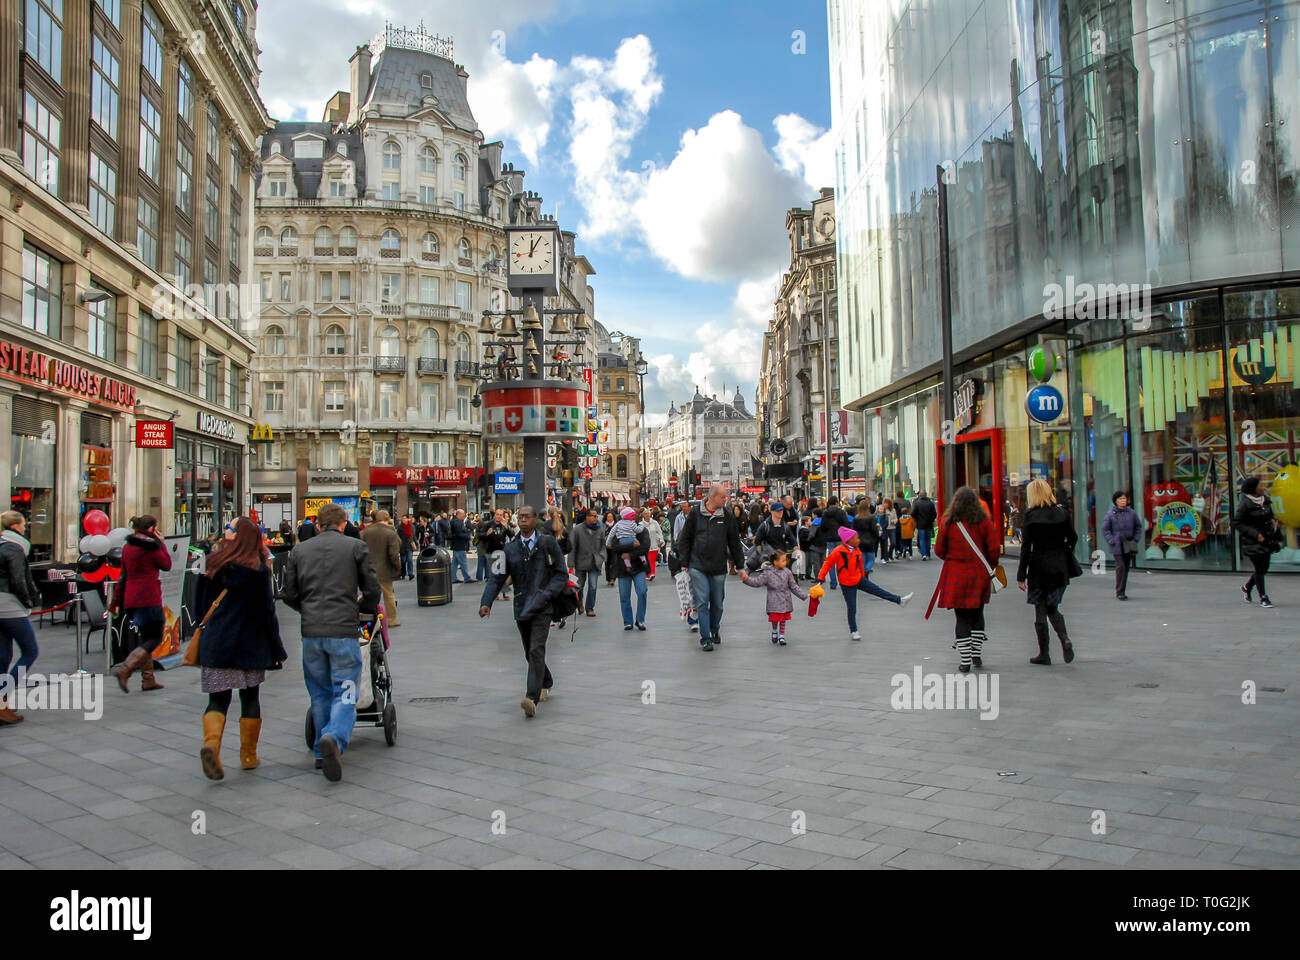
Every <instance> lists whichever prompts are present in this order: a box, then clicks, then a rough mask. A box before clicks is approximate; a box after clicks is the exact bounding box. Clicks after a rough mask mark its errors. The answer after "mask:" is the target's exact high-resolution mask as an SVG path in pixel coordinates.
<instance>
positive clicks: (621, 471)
mask: <svg viewBox="0 0 1300 960" xmlns="http://www.w3.org/2000/svg"><path fill="white" fill-rule="evenodd" d="M618 475H619V476H620V477H626V476H627V454H625V453H620V454H619V455H618Z"/></svg>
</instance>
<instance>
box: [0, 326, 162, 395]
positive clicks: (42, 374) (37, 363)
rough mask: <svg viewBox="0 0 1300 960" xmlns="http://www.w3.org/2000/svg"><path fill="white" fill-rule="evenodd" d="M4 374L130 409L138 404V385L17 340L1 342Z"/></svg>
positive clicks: (0, 366) (0, 370)
mask: <svg viewBox="0 0 1300 960" xmlns="http://www.w3.org/2000/svg"><path fill="white" fill-rule="evenodd" d="M0 376H4V377H8V378H9V379H11V380H19V381H28V382H31V383H40V384H43V385H45V386H48V387H50V388H52V389H54V390H58V391H60V392H61V393H67V394H71V395H72V396H75V397H84V398H86V399H88V400H93V401H96V402H97V403H103V404H106V405H108V406H111V407H121V408H122V409H125V410H130V409H132V408H134V407H135V403H136V393H135V387H133V386H131V385H130V384H126V383H123V382H122V381H121V380H114V379H113V378H112V377H106V376H104V374H102V373H96V372H95V371H93V370H90V369H88V368H86V367H83V366H81V365H80V364H76V363H69V362H68V361H66V360H60V359H58V358H57V357H51V356H50V355H49V354H46V353H41V352H40V351H39V350H32V349H31V348H30V347H24V346H22V345H20V344H17V343H11V342H8V341H4V342H0Z"/></svg>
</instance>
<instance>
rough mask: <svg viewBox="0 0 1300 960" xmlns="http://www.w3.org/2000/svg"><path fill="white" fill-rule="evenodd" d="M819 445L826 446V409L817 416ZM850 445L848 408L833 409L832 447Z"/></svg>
mask: <svg viewBox="0 0 1300 960" xmlns="http://www.w3.org/2000/svg"><path fill="white" fill-rule="evenodd" d="M817 445H818V446H819V447H825V446H826V411H825V410H823V411H822V412H821V413H820V414H819V415H818V418H817ZM848 445H849V412H848V411H847V410H832V411H831V448H832V449H834V448H835V447H847V446H848Z"/></svg>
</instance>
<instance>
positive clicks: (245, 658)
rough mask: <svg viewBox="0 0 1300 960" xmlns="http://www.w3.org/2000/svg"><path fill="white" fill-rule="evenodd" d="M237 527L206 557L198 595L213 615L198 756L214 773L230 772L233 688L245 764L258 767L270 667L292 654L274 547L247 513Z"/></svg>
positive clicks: (206, 631) (205, 637) (204, 652)
mask: <svg viewBox="0 0 1300 960" xmlns="http://www.w3.org/2000/svg"><path fill="white" fill-rule="evenodd" d="M234 528H235V529H234V538H233V539H231V540H227V541H225V542H224V543H222V545H221V547H220V549H219V550H217V552H215V553H214V554H212V555H211V556H209V557H208V562H207V569H206V571H205V572H204V575H203V576H202V577H200V578H199V582H198V584H197V586H196V588H195V595H194V607H195V609H196V610H200V611H202V612H203V615H204V616H205V617H207V625H206V626H205V627H204V628H203V633H202V635H201V636H200V637H199V664H200V666H201V667H202V671H201V674H200V679H199V689H200V690H201V691H202V692H203V693H206V694H207V695H208V706H207V709H206V710H204V712H203V747H202V749H200V751H199V759H200V760H201V761H202V763H203V772H204V774H205V775H206V776H207V777H208V779H209V780H220V779H221V778H222V777H224V776H225V771H224V770H223V769H222V767H221V737H222V735H223V734H224V733H225V730H226V711H228V710H229V709H230V700H231V692H232V691H234V690H238V691H239V713H240V716H239V765H240V767H242V768H243V769H245V770H252V769H253V768H254V767H256V766H257V765H258V763H259V762H260V761H259V760H258V757H257V740H258V737H259V736H260V735H261V732H262V705H261V701H260V699H259V697H258V692H259V690H260V688H261V684H262V682H263V681H264V680H265V679H266V671H267V670H268V669H272V670H275V669H279V668H280V667H281V666H282V665H283V664H284V661H285V660H286V659H287V656H288V655H287V654H286V653H285V651H284V646H283V645H282V644H281V642H280V623H279V621H278V620H277V619H276V616H275V596H274V594H273V592H272V588H271V568H270V566H268V560H267V558H268V557H269V556H270V554H269V552H268V551H267V549H266V545H265V544H264V543H263V541H262V531H261V530H259V529H258V528H257V524H255V523H253V521H252V520H249V519H248V518H247V517H240V518H239V519H238V520H236V521H235V523H234ZM209 611H211V615H210V616H209V615H208V614H209Z"/></svg>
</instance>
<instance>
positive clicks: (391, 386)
mask: <svg viewBox="0 0 1300 960" xmlns="http://www.w3.org/2000/svg"><path fill="white" fill-rule="evenodd" d="M401 396H402V385H401V384H400V383H398V382H397V381H395V380H380V381H379V419H380V420H396V419H397V416H398V409H399V406H400V404H401Z"/></svg>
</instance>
